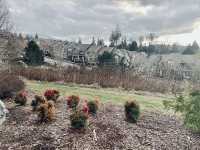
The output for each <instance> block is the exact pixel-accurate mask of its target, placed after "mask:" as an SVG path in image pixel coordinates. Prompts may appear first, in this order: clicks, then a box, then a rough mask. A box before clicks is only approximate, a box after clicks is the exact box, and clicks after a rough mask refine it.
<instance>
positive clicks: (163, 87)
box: [12, 67, 179, 93]
mask: <svg viewBox="0 0 200 150" xmlns="http://www.w3.org/2000/svg"><path fill="white" fill-rule="evenodd" d="M12 71H13V73H14V74H17V75H20V76H23V77H26V78H27V79H30V80H40V81H49V82H51V81H63V82H65V83H77V84H89V85H90V84H98V85H100V86H101V87H104V88H107V87H110V88H114V87H116V88H118V87H122V88H124V89H126V90H131V89H135V90H142V91H151V92H160V93H165V92H171V91H172V88H174V87H176V89H179V87H178V84H176V85H174V84H172V83H173V81H169V80H166V79H161V78H150V77H148V78H147V77H146V76H141V75H137V74H134V72H131V71H126V70H125V71H124V70H123V71H122V70H120V69H113V68H95V69H87V68H80V69H77V68H74V67H69V68H63V69H55V68H15V69H12Z"/></svg>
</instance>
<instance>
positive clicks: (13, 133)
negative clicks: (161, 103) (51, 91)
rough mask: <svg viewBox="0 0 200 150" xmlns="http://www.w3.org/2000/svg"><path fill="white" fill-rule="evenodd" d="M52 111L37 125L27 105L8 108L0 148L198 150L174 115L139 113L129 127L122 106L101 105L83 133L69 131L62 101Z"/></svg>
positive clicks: (197, 140) (194, 137)
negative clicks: (46, 120)
mask: <svg viewBox="0 0 200 150" xmlns="http://www.w3.org/2000/svg"><path fill="white" fill-rule="evenodd" d="M56 108H57V114H56V116H57V118H56V121H54V122H52V123H47V124H37V122H36V119H37V116H36V114H34V113H32V111H31V109H30V106H28V105H27V106H25V107H21V106H20V107H15V106H13V107H10V108H9V111H10V113H9V115H8V117H7V120H6V122H4V124H3V125H2V126H1V127H0V149H1V150H4V149H5V150H7V149H14V150H18V149H23V150H30V149H32V150H38V149H41V150H55V149H69V150H99V149H101V150H106V149H109V150H110V149H111V150H112V149H113V150H121V149H122V150H123V149H126V150H128V149H133V150H135V149H139V150H148V149H149V150H151V149H152V150H153V149H155V150H160V149H162V150H163V149H166V150H176V149H177V150H187V149H188V150H192V149H200V135H198V134H193V133H191V132H190V131H188V130H186V129H185V128H184V127H183V125H182V122H181V121H178V119H177V118H176V117H174V116H169V115H164V114H161V113H155V112H143V113H142V115H141V118H140V120H139V121H138V123H137V124H131V123H128V122H126V121H125V120H124V112H123V107H122V106H116V105H112V104H104V105H103V106H101V109H100V110H99V112H98V114H97V116H90V118H89V126H88V128H87V129H86V130H82V131H80V130H76V131H75V130H73V129H71V128H70V122H69V114H70V111H69V110H67V109H66V104H65V101H64V100H61V101H60V102H59V103H57V104H56ZM95 134H96V138H95Z"/></svg>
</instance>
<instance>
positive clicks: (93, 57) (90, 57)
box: [85, 45, 102, 65]
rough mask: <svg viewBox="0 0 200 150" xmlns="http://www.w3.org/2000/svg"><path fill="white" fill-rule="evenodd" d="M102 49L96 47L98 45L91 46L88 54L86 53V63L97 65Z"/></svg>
mask: <svg viewBox="0 0 200 150" xmlns="http://www.w3.org/2000/svg"><path fill="white" fill-rule="evenodd" d="M101 48H102V46H96V45H92V46H90V47H89V48H88V49H87V51H86V53H85V57H86V62H87V64H89V65H96V64H97V61H98V51H99V50H100V49H101Z"/></svg>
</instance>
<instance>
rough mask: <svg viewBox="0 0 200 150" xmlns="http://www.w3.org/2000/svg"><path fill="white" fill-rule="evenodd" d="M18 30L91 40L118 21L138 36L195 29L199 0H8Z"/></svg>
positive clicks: (199, 13) (126, 31)
mask: <svg viewBox="0 0 200 150" xmlns="http://www.w3.org/2000/svg"><path fill="white" fill-rule="evenodd" d="M7 1H8V5H9V7H10V10H11V15H12V18H13V22H14V24H15V28H16V31H17V32H25V33H36V32H37V33H38V34H39V35H42V36H46V37H60V38H66V39H72V40H75V39H78V37H79V36H81V37H83V38H84V40H85V41H88V40H89V39H91V38H92V36H96V37H104V38H107V39H108V36H109V34H110V32H111V30H112V29H113V28H115V26H116V24H119V26H120V28H121V30H122V31H123V33H124V35H127V36H128V37H132V38H133V39H137V38H138V36H139V35H141V34H145V33H149V32H155V33H157V34H159V35H168V34H180V33H188V32H192V31H193V29H194V24H195V23H196V22H198V21H200V3H199V0H190V1H189V0H165V1H163V0H153V1H152V0H48V1H47V0H37V1H35V0H17V1H16V0H7Z"/></svg>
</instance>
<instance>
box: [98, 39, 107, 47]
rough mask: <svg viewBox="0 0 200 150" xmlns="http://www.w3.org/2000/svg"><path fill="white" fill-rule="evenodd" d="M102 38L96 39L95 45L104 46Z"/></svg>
mask: <svg viewBox="0 0 200 150" xmlns="http://www.w3.org/2000/svg"><path fill="white" fill-rule="evenodd" d="M104 45H105V44H104V40H103V39H98V40H97V46H104Z"/></svg>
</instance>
